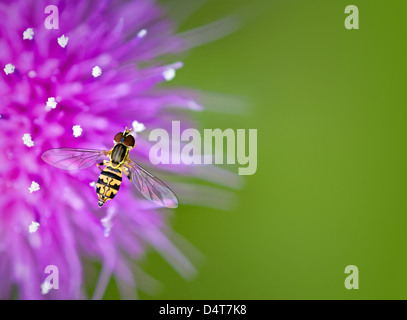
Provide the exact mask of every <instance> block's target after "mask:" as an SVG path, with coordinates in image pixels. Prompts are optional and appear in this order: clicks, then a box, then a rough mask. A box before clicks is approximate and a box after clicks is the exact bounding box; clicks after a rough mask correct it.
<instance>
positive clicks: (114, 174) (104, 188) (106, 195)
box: [96, 163, 122, 207]
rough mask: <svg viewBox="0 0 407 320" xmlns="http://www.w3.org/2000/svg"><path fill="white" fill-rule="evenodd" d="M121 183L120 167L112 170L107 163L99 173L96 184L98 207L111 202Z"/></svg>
mask: <svg viewBox="0 0 407 320" xmlns="http://www.w3.org/2000/svg"><path fill="white" fill-rule="evenodd" d="M121 183H122V168H121V166H120V167H119V168H117V169H114V168H113V167H112V166H111V164H110V163H109V164H108V165H107V166H106V168H105V169H104V170H103V171H102V172H101V174H100V176H99V180H98V182H97V184H96V193H97V194H98V196H99V207H101V206H103V204H104V203H105V202H106V201H108V200H112V199H113V198H114V197H115V196H116V194H117V192H118V191H119V188H120V185H121Z"/></svg>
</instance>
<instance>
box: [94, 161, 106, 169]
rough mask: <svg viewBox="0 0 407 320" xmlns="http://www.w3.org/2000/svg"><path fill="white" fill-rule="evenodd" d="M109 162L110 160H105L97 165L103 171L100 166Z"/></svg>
mask: <svg viewBox="0 0 407 320" xmlns="http://www.w3.org/2000/svg"><path fill="white" fill-rule="evenodd" d="M108 163H109V161H108V160H103V162H101V163H97V164H96V165H97V167H98V168H99V170H100V171H103V170H102V168H101V167H100V166H106V165H107V164H108Z"/></svg>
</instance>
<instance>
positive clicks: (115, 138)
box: [114, 132, 123, 143]
mask: <svg viewBox="0 0 407 320" xmlns="http://www.w3.org/2000/svg"><path fill="white" fill-rule="evenodd" d="M122 139H123V132H119V133H118V134H116V135H115V136H114V142H117V143H119V142H121V141H122Z"/></svg>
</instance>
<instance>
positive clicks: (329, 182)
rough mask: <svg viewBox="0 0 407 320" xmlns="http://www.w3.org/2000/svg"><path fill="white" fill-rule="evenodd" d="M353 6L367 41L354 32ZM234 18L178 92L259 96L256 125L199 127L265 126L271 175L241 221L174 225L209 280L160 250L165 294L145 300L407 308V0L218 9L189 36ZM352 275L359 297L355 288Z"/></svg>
mask: <svg viewBox="0 0 407 320" xmlns="http://www.w3.org/2000/svg"><path fill="white" fill-rule="evenodd" d="M188 1H189V0H185V2H188ZM350 4H353V5H357V6H358V7H359V13H360V29H359V30H347V29H345V27H344V20H345V18H346V15H345V13H344V10H345V7H346V6H347V5H350ZM230 14H237V15H238V16H241V17H242V21H243V24H242V25H241V27H240V28H239V30H238V31H237V32H235V33H233V34H231V35H230V36H227V37H225V38H223V39H221V40H218V41H215V42H212V43H210V44H207V45H205V46H201V47H198V48H196V49H194V50H193V51H192V52H191V53H190V54H189V55H188V56H187V57H185V59H183V61H184V63H185V67H184V68H183V69H182V70H180V71H179V72H178V74H177V77H176V78H175V79H174V81H173V83H172V84H171V85H181V86H188V87H192V88H199V89H201V90H204V91H209V92H220V93H227V94H231V95H236V96H243V97H246V98H248V99H249V101H250V103H251V108H250V110H249V113H248V114H246V115H244V116H242V115H230V114H222V113H220V114H216V113H205V112H204V113H201V114H199V115H197V116H198V119H199V120H200V121H201V123H202V127H203V128H218V127H219V128H222V129H225V128H229V127H230V128H234V129H237V128H247V129H248V128H255V129H258V170H257V173H256V174H255V175H254V176H249V177H247V184H246V187H245V188H244V189H242V190H240V191H238V192H237V194H238V197H239V202H238V204H237V207H236V209H234V210H233V211H230V212H224V211H220V210H214V209H207V208H201V207H192V206H184V207H181V208H180V209H179V210H178V211H177V212H176V214H175V215H173V217H172V218H171V224H172V226H173V228H174V229H175V231H176V232H177V233H179V234H180V235H182V236H183V237H184V238H186V239H188V241H189V242H191V243H192V244H193V245H194V246H196V247H197V248H198V249H199V250H200V251H201V252H202V254H203V256H204V260H203V261H202V263H199V264H198V270H199V273H198V275H197V276H196V277H195V278H194V279H192V280H190V281H186V280H184V279H183V278H182V277H181V276H179V275H178V274H177V273H176V271H174V270H173V269H172V268H171V267H170V266H169V265H168V264H167V263H166V262H165V261H164V259H163V258H161V257H160V256H159V254H157V253H155V252H150V253H149V254H148V256H147V257H146V260H145V261H144V262H143V263H142V267H143V269H144V270H146V271H147V272H148V273H149V274H151V275H152V276H153V277H155V278H156V279H157V280H159V281H160V282H161V284H162V288H161V290H160V291H158V292H157V293H156V294H154V295H149V294H145V293H141V294H140V298H141V299H406V298H407V274H406V270H407V258H406V253H405V247H406V244H407V235H406V231H405V230H406V227H407V217H406V195H405V193H406V169H405V168H406V164H405V163H406V151H405V150H406V148H405V138H406V131H407V127H406V125H405V123H406V116H407V112H406V95H407V90H406V79H407V72H406V71H407V63H406V61H407V59H406V58H407V55H406V49H407V48H406V43H407V34H406V30H407V29H406V27H407V25H406V21H407V19H406V18H407V1H404V0H399V1H396V0H391V1H385V2H383V1H372V0H366V1H361V0H360V1H356V0H352V1H350V0H347V1H342V0H332V1H326V0H307V1H303V0H296V1H293V0H284V1H282V0H279V1H277V0H275V1H273V0H256V1H253V0H212V1H207V2H206V3H205V4H204V5H203V6H202V7H201V8H200V9H199V10H198V11H196V12H195V13H194V14H193V15H191V16H190V17H189V18H188V20H186V21H185V22H184V23H183V24H182V25H181V29H182V30H187V29H190V28H194V27H197V26H200V25H203V24H206V23H209V22H212V21H214V20H216V19H219V18H222V17H225V16H228V15H230ZM187 255H188V253H187ZM351 264H352V265H356V266H358V267H359V273H360V274H359V281H360V282H359V286H360V289H359V290H346V289H345V286H344V280H345V277H346V275H345V274H344V270H345V267H346V266H347V265H351ZM113 296H115V290H114V288H112V286H110V291H109V292H108V293H107V295H106V297H113Z"/></svg>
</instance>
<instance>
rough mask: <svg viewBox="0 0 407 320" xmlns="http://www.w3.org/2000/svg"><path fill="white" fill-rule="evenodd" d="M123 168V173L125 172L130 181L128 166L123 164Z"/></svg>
mask: <svg viewBox="0 0 407 320" xmlns="http://www.w3.org/2000/svg"><path fill="white" fill-rule="evenodd" d="M123 168H124V173H125V174H126V176H127V178H129V180H130V182H131V177H130V170H129V168H126V167H125V166H123Z"/></svg>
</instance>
